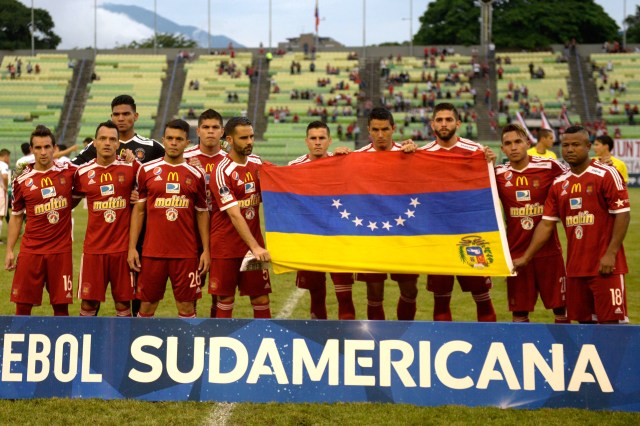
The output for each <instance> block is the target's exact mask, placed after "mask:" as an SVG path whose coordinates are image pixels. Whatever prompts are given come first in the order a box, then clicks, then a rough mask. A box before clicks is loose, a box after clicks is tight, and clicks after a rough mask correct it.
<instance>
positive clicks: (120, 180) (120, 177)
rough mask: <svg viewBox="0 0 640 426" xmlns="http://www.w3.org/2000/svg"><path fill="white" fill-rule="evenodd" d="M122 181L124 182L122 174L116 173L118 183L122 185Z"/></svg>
mask: <svg viewBox="0 0 640 426" xmlns="http://www.w3.org/2000/svg"><path fill="white" fill-rule="evenodd" d="M124 181H125V176H124V173H118V182H119V183H121V184H122V183H124Z"/></svg>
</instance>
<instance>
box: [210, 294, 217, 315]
mask: <svg viewBox="0 0 640 426" xmlns="http://www.w3.org/2000/svg"><path fill="white" fill-rule="evenodd" d="M217 304H218V298H217V297H216V296H211V311H209V318H215V317H216V310H217V309H218V307H217Z"/></svg>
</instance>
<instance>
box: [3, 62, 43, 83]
mask: <svg viewBox="0 0 640 426" xmlns="http://www.w3.org/2000/svg"><path fill="white" fill-rule="evenodd" d="M7 71H8V73H9V78H11V79H12V80H13V79H15V78H20V76H22V59H20V58H19V57H16V59H15V64H14V63H13V62H9V64H8V65H7ZM26 71H27V74H31V73H33V72H35V74H40V65H39V64H36V65H35V66H33V65H31V61H29V62H27V65H26Z"/></svg>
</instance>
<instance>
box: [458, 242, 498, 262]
mask: <svg viewBox="0 0 640 426" xmlns="http://www.w3.org/2000/svg"><path fill="white" fill-rule="evenodd" d="M457 245H458V255H459V257H460V261H461V262H462V263H465V264H467V265H469V266H470V267H472V268H474V269H484V268H486V267H489V266H491V264H492V263H493V252H492V251H491V246H490V244H489V242H487V241H485V240H484V239H482V237H479V236H477V235H467V236H465V237H462V239H461V240H460V241H459V242H458V244H457Z"/></svg>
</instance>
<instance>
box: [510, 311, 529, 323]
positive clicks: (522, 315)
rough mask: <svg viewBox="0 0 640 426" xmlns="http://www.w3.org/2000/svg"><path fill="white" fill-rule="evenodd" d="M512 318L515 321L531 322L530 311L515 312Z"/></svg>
mask: <svg viewBox="0 0 640 426" xmlns="http://www.w3.org/2000/svg"><path fill="white" fill-rule="evenodd" d="M511 319H512V321H513V322H529V312H514V313H513V314H511Z"/></svg>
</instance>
